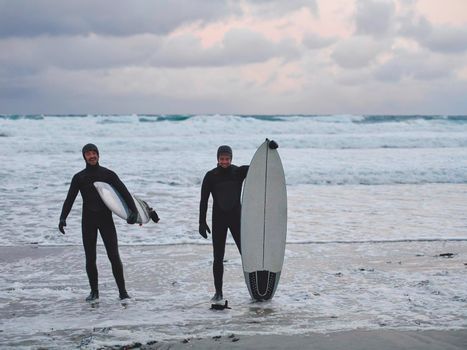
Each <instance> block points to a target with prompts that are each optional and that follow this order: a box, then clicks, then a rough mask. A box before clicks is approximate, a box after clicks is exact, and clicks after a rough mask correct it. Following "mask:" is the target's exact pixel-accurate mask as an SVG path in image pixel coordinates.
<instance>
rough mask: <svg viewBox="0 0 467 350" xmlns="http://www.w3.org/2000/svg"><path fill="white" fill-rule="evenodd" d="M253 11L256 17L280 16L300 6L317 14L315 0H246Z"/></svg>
mask: <svg viewBox="0 0 467 350" xmlns="http://www.w3.org/2000/svg"><path fill="white" fill-rule="evenodd" d="M247 3H248V4H249V5H252V7H253V11H254V13H255V15H256V16H258V17H280V16H283V15H284V13H286V12H291V11H296V10H298V9H300V8H304V7H305V8H308V9H309V10H310V11H311V12H312V13H314V14H318V5H317V1H316V0H287V1H284V0H248V1H247Z"/></svg>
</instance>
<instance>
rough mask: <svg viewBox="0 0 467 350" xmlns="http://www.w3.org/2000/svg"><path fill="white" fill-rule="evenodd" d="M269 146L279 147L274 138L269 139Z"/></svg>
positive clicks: (272, 147)
mask: <svg viewBox="0 0 467 350" xmlns="http://www.w3.org/2000/svg"><path fill="white" fill-rule="evenodd" d="M268 146H269V148H270V149H276V148H277V147H279V145H278V144H277V142H276V141H274V140H271V141H269V143H268Z"/></svg>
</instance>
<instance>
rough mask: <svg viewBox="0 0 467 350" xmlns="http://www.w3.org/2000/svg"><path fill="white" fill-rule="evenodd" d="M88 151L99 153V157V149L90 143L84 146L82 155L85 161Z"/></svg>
mask: <svg viewBox="0 0 467 350" xmlns="http://www.w3.org/2000/svg"><path fill="white" fill-rule="evenodd" d="M88 151H95V152H96V153H97V155H99V149H98V148H97V146H96V145H95V144H93V143H88V144H86V145H84V146H83V149H82V150H81V153H82V154H83V158H84V160H86V157H84V154H85V153H86V152H88Z"/></svg>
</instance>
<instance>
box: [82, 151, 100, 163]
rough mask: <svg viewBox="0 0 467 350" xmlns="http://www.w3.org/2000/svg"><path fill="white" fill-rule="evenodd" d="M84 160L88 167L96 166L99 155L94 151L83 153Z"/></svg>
mask: <svg viewBox="0 0 467 350" xmlns="http://www.w3.org/2000/svg"><path fill="white" fill-rule="evenodd" d="M84 158H85V159H86V163H88V164H89V165H96V164H97V162H98V161H99V154H97V152H96V151H86V152H84Z"/></svg>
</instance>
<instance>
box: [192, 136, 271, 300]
mask: <svg viewBox="0 0 467 350" xmlns="http://www.w3.org/2000/svg"><path fill="white" fill-rule="evenodd" d="M269 147H270V148H272V149H275V148H277V147H278V145H277V143H276V142H275V141H272V140H271V141H269ZM248 168H249V166H248V165H243V166H240V167H238V166H236V165H233V164H232V149H231V148H230V147H229V146H227V145H223V146H220V147H219V148H218V150H217V167H216V168H214V169H212V170H210V171H208V172H207V173H206V175H205V176H204V179H203V184H202V186H201V200H200V203H199V234H200V235H201V236H202V237H204V238H207V237H208V235H207V233H206V232H209V233H211V230H210V229H209V226H208V224H207V222H206V213H207V209H208V200H209V195H211V194H212V198H213V205H212V245H213V250H214V262H213V265H212V271H213V275H214V287H215V289H216V293H215V294H214V296H213V297H212V299H211V300H212V301H220V300H222V299H223V293H222V284H223V276H224V254H225V242H226V238H227V229H229V230H230V233H231V234H232V237H233V239H234V241H235V244H236V245H237V248H238V251H239V252H240V254H241V243H240V214H241V203H240V197H241V192H242V184H243V180H244V179H245V177H246V175H247V172H248Z"/></svg>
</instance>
